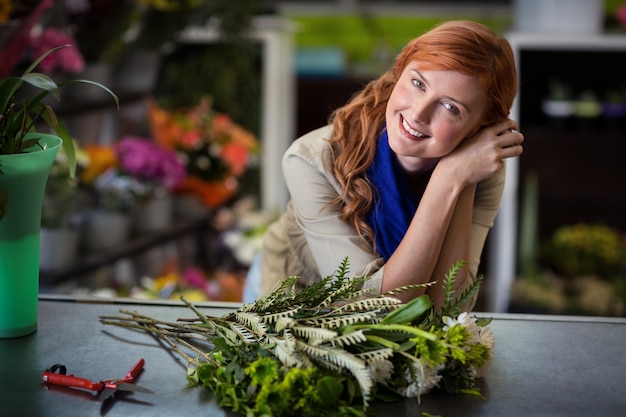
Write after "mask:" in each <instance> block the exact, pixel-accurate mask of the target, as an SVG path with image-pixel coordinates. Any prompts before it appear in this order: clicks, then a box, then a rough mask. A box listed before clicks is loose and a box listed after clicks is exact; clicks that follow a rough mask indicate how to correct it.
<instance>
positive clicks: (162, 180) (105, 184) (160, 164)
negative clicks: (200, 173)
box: [81, 136, 186, 212]
mask: <svg viewBox="0 0 626 417" xmlns="http://www.w3.org/2000/svg"><path fill="white" fill-rule="evenodd" d="M85 151H86V152H87V153H88V155H89V157H90V164H89V166H88V167H87V169H85V171H83V172H82V174H81V181H82V183H83V184H86V185H90V186H93V188H94V189H95V191H96V192H97V194H98V200H99V205H100V206H101V207H103V208H107V209H111V210H118V211H123V212H129V211H130V210H132V209H133V208H134V207H135V205H136V204H137V203H138V202H140V201H143V200H147V199H148V198H150V197H152V196H154V195H160V194H163V193H164V192H166V191H168V190H174V189H175V188H176V187H178V186H179V185H180V184H181V183H182V181H183V180H184V178H185V176H186V172H185V168H184V166H183V164H182V162H181V161H180V160H179V159H178V155H177V154H176V153H175V152H173V151H171V150H169V149H166V148H164V147H162V146H159V145H158V144H156V143H154V142H153V141H152V140H151V139H148V138H141V137H135V136H125V137H123V138H122V139H120V140H119V141H118V142H116V143H115V144H114V145H113V146H102V145H94V146H88V147H86V148H85Z"/></svg>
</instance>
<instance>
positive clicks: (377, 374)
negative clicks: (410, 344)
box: [368, 359, 393, 384]
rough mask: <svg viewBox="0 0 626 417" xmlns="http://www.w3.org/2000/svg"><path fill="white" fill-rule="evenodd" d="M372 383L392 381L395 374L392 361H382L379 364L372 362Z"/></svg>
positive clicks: (370, 366)
mask: <svg viewBox="0 0 626 417" xmlns="http://www.w3.org/2000/svg"><path fill="white" fill-rule="evenodd" d="M368 369H369V371H370V376H371V377H372V382H374V383H375V384H376V383H379V382H380V383H385V382H387V381H389V380H391V376H392V374H393V362H391V361H390V360H386V359H385V360H382V361H378V362H372V363H370V364H369V365H368Z"/></svg>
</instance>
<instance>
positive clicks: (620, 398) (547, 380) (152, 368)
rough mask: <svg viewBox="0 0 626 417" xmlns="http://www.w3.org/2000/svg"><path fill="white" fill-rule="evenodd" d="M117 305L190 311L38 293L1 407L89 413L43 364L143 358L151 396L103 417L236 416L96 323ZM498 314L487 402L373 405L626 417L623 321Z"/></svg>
mask: <svg viewBox="0 0 626 417" xmlns="http://www.w3.org/2000/svg"><path fill="white" fill-rule="evenodd" d="M236 306H237V305H236V304H207V305H205V307H203V311H205V313H206V314H209V315H222V314H224V313H226V312H228V311H230V310H232V309H233V308H235V307H236ZM120 309H129V310H137V311H139V312H142V313H144V314H147V315H150V316H154V317H159V318H163V319H168V320H172V319H176V318H179V317H191V316H192V314H191V313H190V312H189V311H188V310H187V309H186V308H185V307H182V306H180V304H179V303H167V302H164V303H148V302H146V303H140V302H137V301H130V300H114V301H106V302H102V301H100V302H96V301H94V300H76V299H67V300H66V299H62V298H58V299H57V298H46V299H41V300H40V303H39V329H38V331H37V332H36V333H34V334H32V335H29V336H26V337H22V338H16V339H0V358H1V359H0V361H1V362H0V415H1V416H18V415H19V416H62V417H72V416H77V417H89V416H99V415H101V403H100V402H98V401H97V400H96V398H95V397H94V398H92V397H91V396H89V395H88V394H86V393H84V392H80V391H75V390H69V389H66V388H57V387H53V388H46V387H45V386H44V385H43V384H42V381H41V372H42V371H43V370H45V369H46V368H48V367H50V366H51V365H53V364H54V363H61V364H65V365H66V366H67V367H68V373H74V374H76V375H77V376H83V377H87V378H91V379H96V380H97V379H101V378H115V377H121V376H123V375H124V374H125V373H126V372H127V370H128V369H129V368H130V367H131V366H132V365H133V364H134V363H135V362H136V361H137V360H138V359H139V358H140V357H143V358H144V359H145V360H146V367H145V371H144V372H143V373H142V374H141V375H140V377H139V381H138V383H139V384H140V385H143V386H146V387H148V388H150V389H151V390H152V391H154V394H138V393H137V394H133V395H132V396H129V397H127V398H133V399H135V400H143V401H146V402H147V403H144V404H142V403H136V402H130V401H116V402H115V403H114V404H113V405H112V406H111V407H110V409H108V410H106V411H107V412H106V415H107V416H111V417H113V416H124V417H129V416H161V417H165V416H183V415H184V416H234V415H235V414H233V413H230V412H228V411H226V410H221V409H220V408H219V407H218V406H217V404H216V403H215V400H214V399H213V398H212V396H211V394H210V393H209V392H207V391H205V390H202V389H199V388H193V389H188V388H186V379H185V368H186V363H184V362H183V361H181V360H180V358H179V357H178V356H176V355H175V354H173V353H170V352H168V351H167V350H166V349H165V348H164V347H163V346H161V345H160V344H159V343H158V342H157V341H156V339H154V338H153V337H151V336H150V335H148V334H145V333H138V332H133V331H129V330H126V329H121V328H117V327H114V326H104V325H101V324H100V323H99V321H98V317H99V316H100V315H103V314H117V313H118V311H119V310H120ZM479 315H481V316H492V317H494V321H493V323H492V325H491V327H492V328H493V331H494V334H495V337H496V348H495V358H494V362H493V364H492V367H491V369H490V371H489V372H488V374H487V376H486V378H485V379H483V380H482V381H481V383H480V386H481V388H482V390H483V393H484V395H485V396H486V397H487V399H486V400H481V399H479V398H475V397H469V396H448V395H435V394H429V395H426V396H424V397H423V399H422V400H423V401H422V404H421V406H418V405H417V404H416V402H415V401H411V400H406V401H401V402H397V403H393V404H375V405H374V406H373V408H372V411H373V413H372V414H373V415H376V416H394V417H401V416H420V414H421V412H423V411H426V412H429V413H431V414H434V415H441V416H442V417H463V416H504V417H515V416H520V417H522V416H523V417H529V416H567V417H575V416H585V417H587V416H594V417H595V416H598V417H612V416H616V417H617V416H620V417H623V416H626V319H611V318H589V317H558V316H529V315H511V314H479Z"/></svg>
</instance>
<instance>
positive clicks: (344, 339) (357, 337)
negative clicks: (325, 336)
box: [330, 330, 367, 347]
mask: <svg viewBox="0 0 626 417" xmlns="http://www.w3.org/2000/svg"><path fill="white" fill-rule="evenodd" d="M366 341H367V338H366V337H365V334H364V333H363V330H356V331H353V332H350V333H344V334H342V335H341V336H337V337H335V338H334V339H332V340H331V341H330V344H331V346H342V347H343V346H350V345H356V344H359V343H363V342H366Z"/></svg>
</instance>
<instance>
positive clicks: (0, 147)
mask: <svg viewBox="0 0 626 417" xmlns="http://www.w3.org/2000/svg"><path fill="white" fill-rule="evenodd" d="M71 46H72V45H62V46H58V47H56V48H52V49H50V50H49V51H47V52H46V53H44V54H43V55H41V56H40V57H39V58H37V59H36V60H35V61H34V62H33V63H32V64H31V65H30V66H29V67H28V68H27V69H26V70H25V71H24V73H23V74H22V75H21V76H19V77H18V76H10V77H7V78H4V79H2V80H0V155H11V154H19V153H22V152H24V151H26V150H27V149H29V148H32V147H34V146H38V145H37V142H38V140H39V139H38V138H35V139H31V140H26V139H25V135H26V134H27V133H29V132H34V131H36V129H37V122H39V121H43V122H45V124H47V126H48V128H50V129H51V130H52V131H53V132H54V133H55V134H56V135H57V136H59V137H60V138H61V139H62V140H63V150H64V151H65V155H66V156H67V160H68V165H69V170H70V177H71V178H73V177H74V173H75V170H76V151H75V149H74V142H73V141H72V138H71V137H70V134H69V132H68V131H67V129H66V128H65V125H64V124H63V122H62V121H61V120H60V119H59V118H57V116H56V113H55V112H54V110H53V109H52V107H50V106H49V105H46V104H44V103H43V102H42V101H43V99H45V98H46V97H48V96H49V95H52V96H53V97H54V98H56V99H57V100H59V88H60V87H62V86H63V85H66V84H72V83H85V84H92V85H95V86H97V87H100V88H102V89H103V90H105V91H107V92H108V93H109V94H111V96H112V97H113V99H114V100H115V103H116V104H117V106H118V107H119V100H118V98H117V96H116V95H115V94H114V93H113V92H112V91H111V90H109V89H108V88H107V87H105V86H103V85H101V84H98V83H96V82H93V81H90V80H67V81H63V82H60V83H59V84H58V85H57V84H56V83H55V82H54V81H52V79H51V78H50V77H48V76H47V75H45V74H42V73H38V72H33V71H34V70H35V68H36V67H37V66H38V65H39V64H40V63H41V61H43V60H44V58H46V57H47V56H48V55H50V54H51V53H54V52H55V51H57V50H59V49H61V48H66V47H71ZM24 83H26V84H30V85H31V86H33V87H35V88H36V89H37V90H38V91H39V92H38V93H36V94H35V95H34V96H33V97H28V98H26V97H24V98H17V97H18V93H20V92H21V91H22V88H23V87H24ZM0 175H3V172H2V167H1V166H0ZM3 194H4V193H3V192H2V190H0V195H3ZM6 204H7V201H6V198H0V220H1V219H2V217H3V215H4V213H5V211H6Z"/></svg>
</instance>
